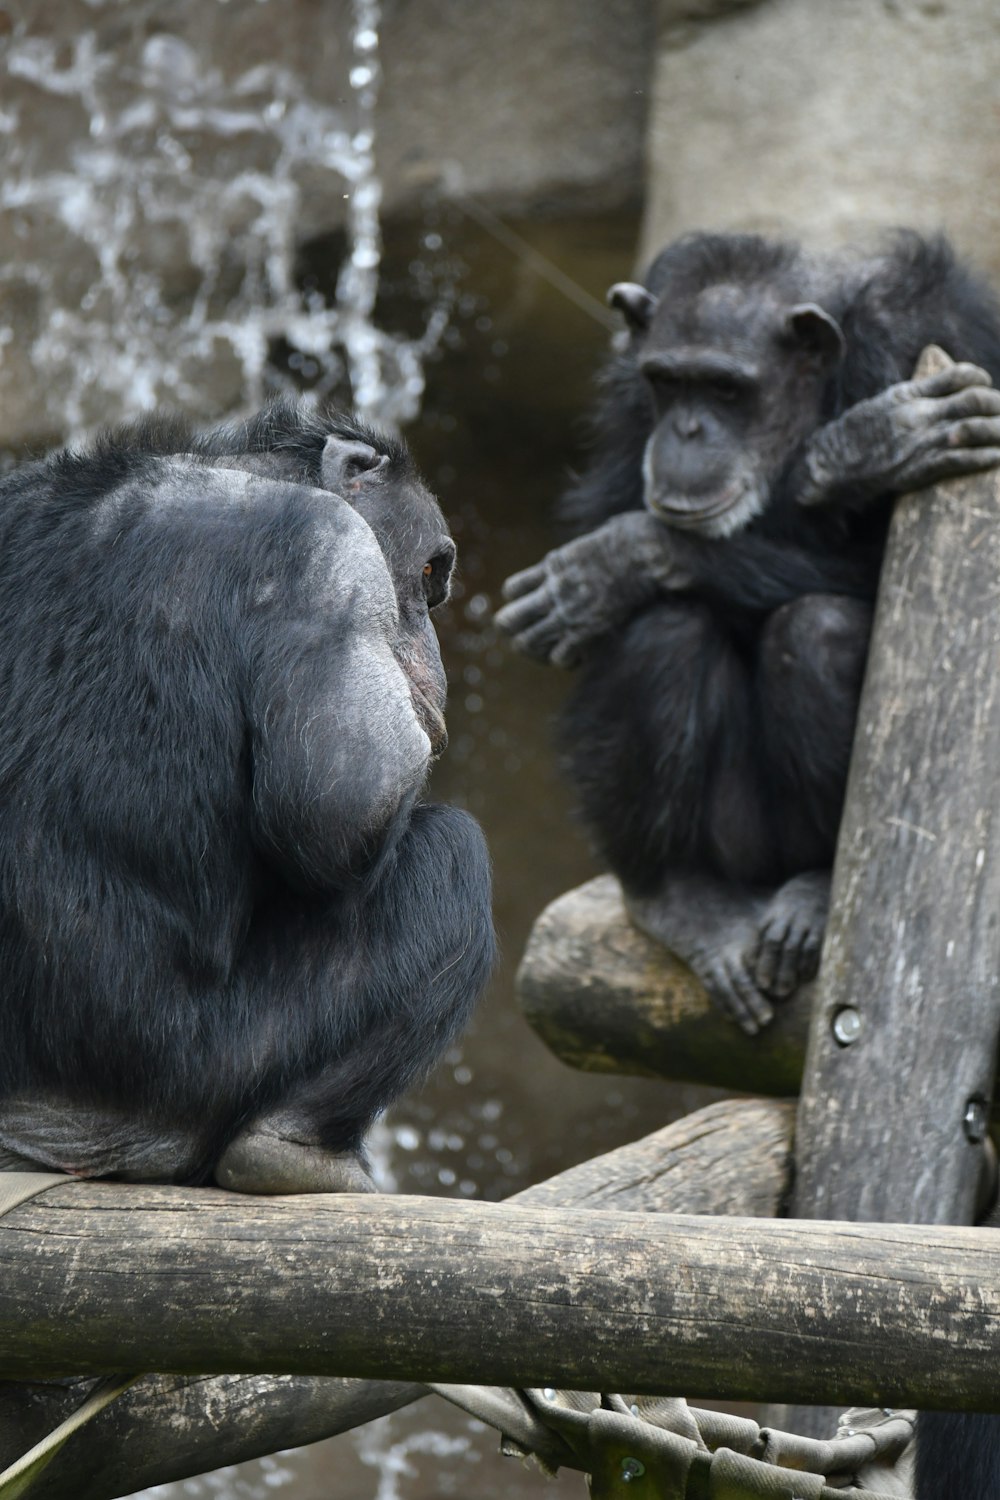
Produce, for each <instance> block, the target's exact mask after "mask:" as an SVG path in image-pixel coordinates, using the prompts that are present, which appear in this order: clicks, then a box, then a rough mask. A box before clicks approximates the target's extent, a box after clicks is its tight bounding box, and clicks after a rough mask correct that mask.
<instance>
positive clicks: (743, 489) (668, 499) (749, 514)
mask: <svg viewBox="0 0 1000 1500" xmlns="http://www.w3.org/2000/svg"><path fill="white" fill-rule="evenodd" d="M646 506H647V509H649V510H651V511H652V512H653V514H654V515H657V516H661V517H662V518H663V520H664V521H666V522H667V523H668V524H669V525H670V526H673V527H675V529H676V530H678V531H700V532H701V533H702V535H704V536H710V537H724V536H731V535H732V533H733V532H734V531H739V530H740V529H741V527H743V526H745V525H746V524H747V523H748V522H749V521H751V520H753V518H754V516H756V515H759V514H760V511H761V510H762V508H763V507H762V504H761V498H760V494H759V492H758V489H757V486H756V485H755V484H753V482H752V481H751V480H750V479H749V478H748V477H746V476H741V477H740V478H739V479H736V480H734V481H733V482H732V484H728V485H726V487H725V489H723V490H721V491H717V492H716V493H714V494H713V495H711V496H709V497H708V498H707V499H706V500H705V501H704V502H698V501H691V500H689V499H685V500H680V499H679V497H677V496H676V495H671V494H670V493H669V492H668V493H666V494H662V493H660V494H657V493H656V492H655V491H652V492H651V491H650V490H647V493H646Z"/></svg>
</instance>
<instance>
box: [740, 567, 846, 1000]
mask: <svg viewBox="0 0 1000 1500" xmlns="http://www.w3.org/2000/svg"><path fill="white" fill-rule="evenodd" d="M871 619H872V610H871V606H870V605H868V604H866V603H864V602H863V601H861V600H858V599H850V598H845V597H842V596H839V595H831V594H810V595H806V596H804V597H803V598H801V599H796V600H795V601H794V602H792V603H790V604H786V605H784V606H783V607H782V608H781V609H779V610H776V611H775V613H774V614H773V615H772V616H771V617H770V619H769V620H768V622H767V625H766V626H765V628H764V631H763V633H762V636H761V641H760V647H759V653H758V661H757V692H758V702H759V705H760V707H759V712H760V724H761V735H762V740H763V744H764V746H765V748H766V755H767V768H768V776H769V782H770V787H771V793H770V795H771V802H772V806H773V807H774V810H775V823H774V835H773V836H774V838H775V840H776V842H777V843H778V845H779V847H780V848H781V851H782V858H783V863H784V865H785V868H786V869H793V870H798V871H801V872H802V873H800V874H796V875H794V876H793V877H792V878H791V879H790V880H788V881H787V882H785V883H784V884H783V885H782V886H781V887H780V888H779V889H778V890H777V891H776V892H775V894H774V896H773V898H772V899H771V901H770V903H769V904H768V907H767V909H766V911H765V912H764V915H763V918H762V920H761V926H760V933H759V937H758V942H757V944H756V946H755V948H753V949H751V950H750V951H749V953H748V960H749V962H750V964H751V967H752V970H753V973H754V977H755V978H756V980H757V983H758V984H759V985H760V987H761V988H762V989H765V990H767V991H769V992H770V993H771V994H774V995H778V996H783V995H787V994H790V993H791V992H792V990H794V989H795V988H796V986H797V985H799V984H802V983H803V982H804V981H805V980H807V979H811V978H812V977H813V975H814V974H815V973H816V970H817V968H818V966H819V956H820V948H821V945H822V940H823V932H824V929H825V926H826V915H827V909H828V906H829V888H830V874H829V872H830V866H831V865H832V863H833V854H834V848H835V845H836V839H837V829H838V827H839V824H840V815H841V810H842V807H843V802H844V791H845V788H846V785H847V771H848V766H849V763H850V757H851V745H852V741H853V738H854V725H855V721H856V719H857V712H858V698H859V696H860V693H861V682H862V678H863V675H864V668H865V659H866V656H867V652H868V640H869V636H870V633H871Z"/></svg>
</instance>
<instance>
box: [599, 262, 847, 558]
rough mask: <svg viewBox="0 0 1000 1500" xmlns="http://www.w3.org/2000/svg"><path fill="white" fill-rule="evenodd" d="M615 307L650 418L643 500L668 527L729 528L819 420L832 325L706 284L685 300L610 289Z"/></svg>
mask: <svg viewBox="0 0 1000 1500" xmlns="http://www.w3.org/2000/svg"><path fill="white" fill-rule="evenodd" d="M609 297H610V301H611V303H612V305H613V306H617V307H620V308H621V309H622V311H623V312H624V313H625V316H626V320H627V321H628V323H629V325H630V327H631V329H632V332H633V336H634V357H635V359H636V362H637V365H638V368H639V370H640V372H641V374H642V375H643V376H644V378H645V380H646V383H647V386H648V390H649V396H650V400H651V403H652V407H653V412H654V426H653V430H652V433H651V434H650V437H649V440H648V442H647V444H646V451H645V455H644V458H643V482H644V490H645V501H646V505H647V506H648V507H649V509H650V510H652V511H654V512H655V513H656V514H657V515H660V516H662V517H663V519H664V520H665V521H667V522H668V523H669V524H670V525H672V526H675V527H677V528H679V529H683V530H689V531H697V532H700V533H701V534H702V535H705V536H712V537H722V536H728V535H730V534H731V533H733V532H734V531H738V530H740V529H741V528H742V527H743V526H745V525H747V524H748V522H749V521H751V520H752V519H753V517H754V516H756V515H759V514H760V512H761V511H762V510H763V509H764V508H765V507H766V505H767V503H768V500H769V498H770V494H771V490H772V486H773V484H774V481H775V479H776V477H777V475H778V474H779V473H780V471H781V469H782V467H783V465H784V463H785V462H786V460H787V458H788V456H789V455H790V453H792V452H793V451H794V449H795V448H796V447H797V445H798V444H799V443H800V442H801V440H802V438H803V437H804V436H805V435H806V434H807V433H809V432H811V431H812V430H813V429H814V428H815V427H816V426H817V425H818V423H819V420H820V398H821V395H822V390H823V384H824V382H825V380H826V377H827V375H828V373H829V370H830V368H831V366H832V364H834V363H835V362H836V360H837V359H839V358H840V355H841V352H842V349H843V335H842V334H841V332H840V329H839V328H838V327H837V324H836V323H835V322H834V320H833V319H832V318H831V317H830V316H829V314H827V313H825V312H824V311H823V310H822V308H820V307H817V306H816V305H815V304H812V303H799V304H795V305H793V306H788V305H787V304H785V303H783V301H782V300H781V298H780V296H779V294H778V293H777V291H776V290H775V291H771V292H770V293H768V292H767V291H765V292H763V293H762V291H761V289H760V288H759V287H754V288H749V287H743V286H736V285H729V284H725V283H716V284H712V285H709V286H707V287H704V288H702V289H701V290H700V292H699V293H698V294H697V296H696V297H695V298H694V299H693V303H689V304H688V305H686V306H685V305H680V306H677V305H675V304H673V303H671V302H670V301H669V300H668V298H667V297H663V298H660V299H659V300H657V299H656V298H654V297H653V296H652V295H651V294H650V293H649V292H647V291H646V289H645V288H644V287H638V286H635V285H632V284H629V283H625V284H621V285H619V286H616V287H612V289H611V292H610V294H609Z"/></svg>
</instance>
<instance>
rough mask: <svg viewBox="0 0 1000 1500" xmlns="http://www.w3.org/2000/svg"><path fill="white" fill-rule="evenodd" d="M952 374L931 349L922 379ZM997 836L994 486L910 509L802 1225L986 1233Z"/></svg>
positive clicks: (872, 673) (889, 592) (966, 482)
mask: <svg viewBox="0 0 1000 1500" xmlns="http://www.w3.org/2000/svg"><path fill="white" fill-rule="evenodd" d="M935 360H936V361H937V362H936V363H934V362H932V361H935ZM946 363H947V357H946V356H944V355H942V353H941V351H939V350H926V351H925V353H924V355H923V356H922V358H921V364H920V366H919V367H918V373H921V374H923V373H929V372H930V370H932V369H936V368H941V367H942V366H943V365H944V364H946ZM998 835H1000V471H996V470H994V471H991V472H989V473H985V474H982V475H977V476H974V477H972V478H967V479H962V480H951V481H949V482H948V483H946V484H942V485H939V486H936V487H934V488H933V489H931V490H927V491H924V492H922V493H919V494H916V495H911V496H907V497H905V498H904V499H902V500H901V501H900V502H899V504H898V506H897V507H896V512H895V516H894V519H893V524H892V530H891V536H890V541H889V548H888V552H887V555H886V559H885V564H884V569H883V574H882V582H881V587H880V592H879V600H878V608H877V611H876V619H875V628H874V633H873V637H872V646H871V655H870V658H869V664H868V672H867V676H866V680H865V686H864V692H863V695H862V700H861V710H860V714H859V719H858V729H857V734H856V738H855V745H854V756H853V760H852V764H851V775H850V782H849V786H848V792H847V805H846V808H845V812H844V819H843V824H842V827H841V833H840V842H839V846H838V850H837V861H836V867H835V871H834V881H833V902H832V912H831V917H830V925H829V930H828V933H827V939H826V947H825V950H824V955H823V965H822V970H821V973H820V977H819V982H818V985H817V991H816V998H815V1002H814V1008H813V1016H812V1026H811V1031H810V1038H809V1047H808V1052H807V1057H806V1070H805V1077H804V1080H803V1090H802V1095H801V1101H800V1106H799V1114H798V1128H797V1135H796V1187H795V1192H794V1200H793V1208H792V1212H793V1214H795V1216H796V1217H799V1218H823V1219H855V1220H867V1221H870V1222H892V1221H897V1222H909V1223H915V1224H961V1223H970V1222H971V1221H972V1218H973V1215H974V1212H975V1206H976V1196H977V1188H978V1184H979V1180H980V1172H981V1166H982V1158H983V1151H982V1147H981V1142H982V1141H983V1138H984V1137H985V1133H986V1123H987V1116H988V1108H989V1102H990V1099H991V1096H992V1091H993V1074H994V1067H995V1059H996V1051H997V1042H998V1031H1000V837H998Z"/></svg>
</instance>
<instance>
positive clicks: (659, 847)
mask: <svg viewBox="0 0 1000 1500" xmlns="http://www.w3.org/2000/svg"><path fill="white" fill-rule="evenodd" d="M751 666H752V659H751V657H750V655H749V653H748V652H747V651H745V650H744V649H742V648H741V645H740V643H739V642H737V641H736V640H735V639H734V638H733V637H732V636H731V635H730V633H729V632H728V631H727V630H726V629H725V628H724V627H723V626H722V625H721V624H720V623H719V622H718V621H717V620H716V618H715V617H714V616H713V614H712V612H711V611H710V610H709V609H708V608H707V607H706V606H704V605H702V604H700V603H698V602H696V601H692V600H683V601H681V600H676V601H669V602H664V603H662V604H658V605H656V606H655V607H654V608H651V609H649V610H647V611H646V612H645V613H643V614H642V615H640V616H638V617H637V618H636V619H635V620H634V621H633V622H632V623H631V624H630V625H629V626H628V627H627V628H626V629H625V630H623V631H622V632H621V633H620V634H619V635H617V636H616V637H614V638H613V639H611V640H609V641H608V642H606V643H605V644H604V645H603V646H602V647H601V648H600V649H599V650H598V651H596V652H595V653H594V655H593V657H592V658H591V660H590V662H589V663H588V665H587V667H586V668H585V669H584V671H583V674H582V677H581V681H580V683H579V686H578V688H577V690H576V692H575V694H574V696H573V699H572V701H571V703H570V706H569V710H568V713H567V716H566V723H565V733H564V740H565V744H566V749H567V752H568V757H569V760H570V765H571V770H572V773H573V776H574V779H575V781H576V784H577V787H578V789H579V792H580V796H581V801H582V803H583V811H584V815H585V817H586V819H587V821H588V823H589V824H590V826H591V827H592V828H593V829H594V830H595V831H596V833H597V835H598V839H599V842H600V845H601V849H602V852H603V853H604V854H605V856H606V857H607V859H608V862H609V863H610V865H611V867H612V869H613V870H614V871H615V873H616V874H617V875H618V876H619V878H620V879H621V881H622V884H623V886H624V888H625V892H626V899H627V901H628V905H629V910H630V912H631V914H632V916H633V917H634V919H635V920H636V922H637V923H638V925H639V926H641V927H642V928H643V929H644V930H645V931H647V932H649V933H650V935H651V936H653V937H654V938H656V939H657V941H659V942H661V943H663V944H664V945H665V946H666V947H668V948H670V949H671V950H672V951H673V952H674V953H676V954H678V956H679V957H681V958H683V959H684V960H685V961H686V962H687V963H688V964H690V966H691V967H692V968H693V969H694V971H695V972H696V973H697V974H698V976H699V978H700V979H701V980H702V982H703V983H704V984H705V987H706V989H707V990H708V991H709V993H710V995H711V996H712V997H713V999H714V1000H715V1001H716V1002H717V1003H718V1004H719V1005H720V1007H721V1008H722V1009H723V1010H724V1011H726V1012H727V1013H728V1014H729V1015H731V1016H732V1017H733V1018H734V1019H735V1020H737V1021H738V1022H739V1023H740V1025H742V1026H744V1027H745V1029H746V1030H747V1031H750V1032H753V1031H756V1030H757V1029H758V1026H760V1025H762V1024H764V1023H765V1022H766V1021H767V1020H769V1019H770V1016H771V1007H770V1004H769V1002H768V1001H767V999H766V998H765V996H763V995H762V994H761V993H760V991H759V988H758V986H757V985H756V983H755V982H754V980H753V977H752V975H751V974H750V973H749V972H748V970H747V968H746V965H745V962H744V957H743V955H744V951H745V950H746V949H747V948H749V947H751V946H752V945H753V944H754V942H755V940H756V933H757V927H758V922H759V917H760V913H761V911H762V909H763V906H764V904H765V901H766V897H767V894H768V892H767V890H766V889H763V890H762V889H761V888H762V887H765V888H766V887H768V886H773V885H774V884H776V882H777V879H778V873H777V871H778V866H777V865H776V864H775V861H774V859H773V857H772V852H771V848H770V843H769V838H768V822H767V817H766V813H767V808H766V805H765V802H764V791H765V784H764V782H763V781H762V779H761V774H760V765H759V763H758V753H757V736H756V734H755V732H754V721H753V712H754V702H753V684H752V677H751ZM584 747H585V748H584Z"/></svg>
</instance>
